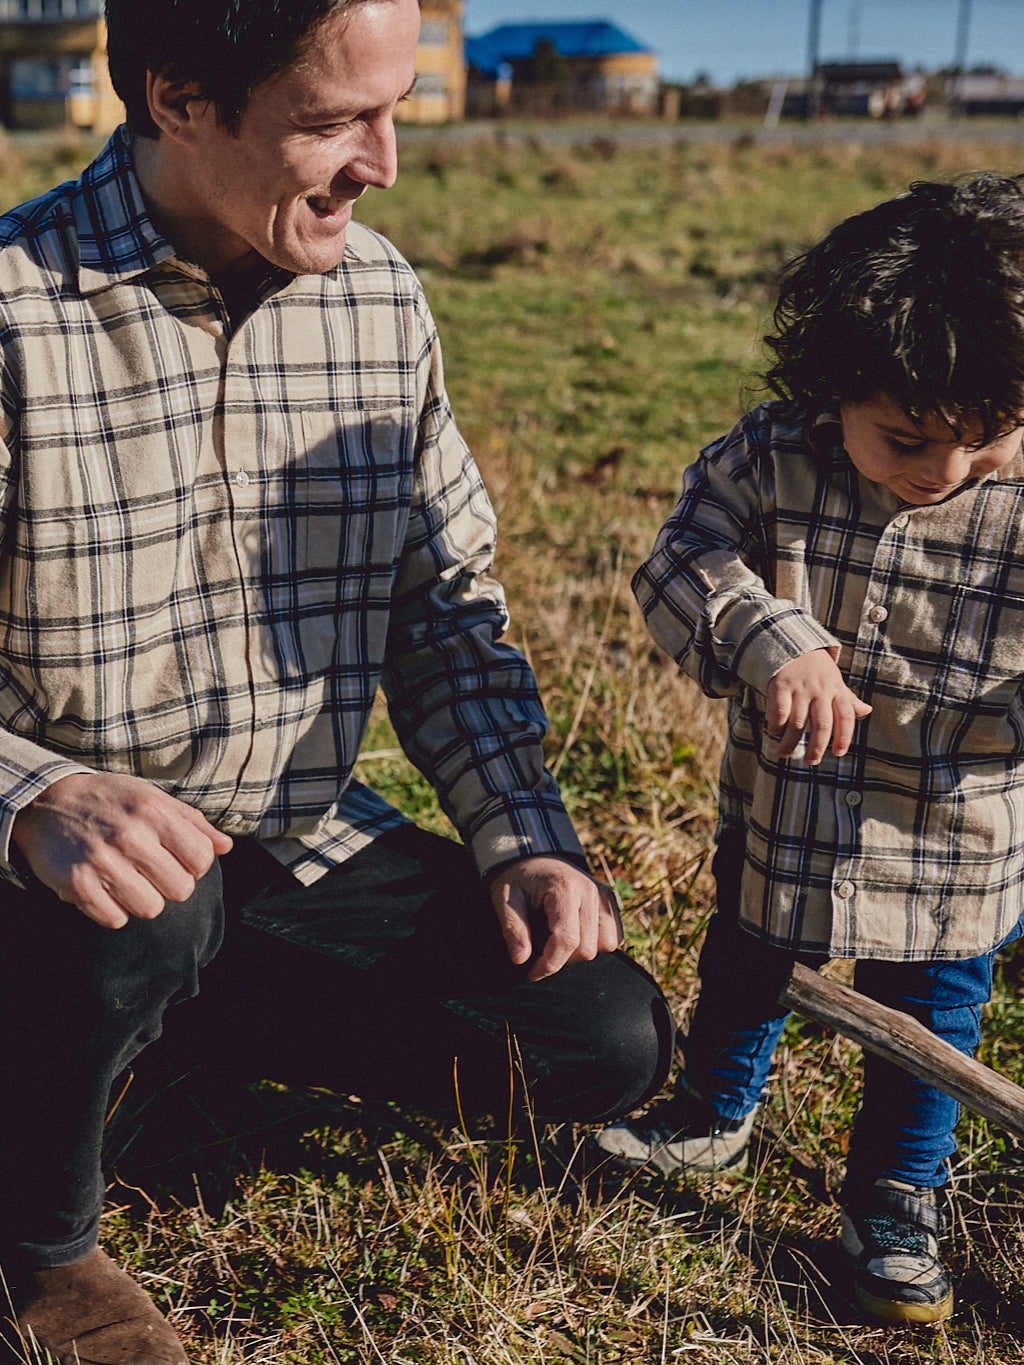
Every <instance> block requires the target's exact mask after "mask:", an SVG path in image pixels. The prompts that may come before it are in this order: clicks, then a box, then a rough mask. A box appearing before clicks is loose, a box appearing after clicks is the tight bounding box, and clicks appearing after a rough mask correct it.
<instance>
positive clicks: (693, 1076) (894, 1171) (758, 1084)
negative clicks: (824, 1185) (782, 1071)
mask: <svg viewBox="0 0 1024 1365" xmlns="http://www.w3.org/2000/svg"><path fill="white" fill-rule="evenodd" d="M743 857H744V852H743V837H742V834H739V833H737V834H735V835H734V834H731V833H730V834H727V835H725V836H724V837H723V839H722V842H721V844H720V845H719V848H718V852H717V853H716V855H715V861H714V873H715V878H716V881H717V884H718V909H717V912H716V914H715V915H713V916H712V918H711V922H710V923H709V925H708V931H707V937H706V938H705V941H704V947H703V949H702V951H701V956H700V964H699V968H698V970H699V973H700V978H701V993H700V998H699V1000H698V1002H697V1008H696V1010H695V1011H694V1016H693V1020H692V1022H691V1024H690V1030H689V1036H688V1038H687V1041H686V1047H685V1053H686V1080H687V1084H688V1085H689V1086H690V1087H691V1088H692V1089H693V1090H695V1091H697V1093H698V1094H699V1095H701V1096H702V1097H703V1098H704V1099H705V1100H707V1101H708V1103H709V1104H711V1105H712V1106H713V1107H714V1108H715V1109H716V1110H718V1112H719V1113H720V1114H722V1115H723V1116H724V1117H726V1118H730V1119H735V1118H740V1117H741V1116H742V1115H744V1114H747V1113H749V1112H750V1110H751V1109H752V1108H753V1107H754V1105H755V1104H756V1103H757V1101H758V1098H759V1097H760V1095H761V1093H762V1091H763V1089H764V1086H765V1082H766V1081H767V1079H768V1071H769V1068H770V1066H771V1060H772V1054H773V1053H774V1051H775V1047H776V1044H777V1043H778V1041H779V1035H780V1034H781V1033H782V1029H783V1025H784V1024H785V1022H786V1016H787V1012H786V1010H785V1009H783V1008H782V1007H781V1006H780V1005H779V1003H778V997H779V993H780V992H781V990H782V987H783V985H784V984H785V982H786V979H787V977H788V976H789V973H790V971H791V969H792V966H793V963H794V962H798V961H799V962H803V963H805V964H806V965H808V966H812V967H818V966H821V965H822V963H823V962H824V961H825V959H824V958H823V957H821V956H819V955H814V954H806V953H794V952H791V951H788V950H786V949H783V948H778V947H774V946H773V945H771V944H768V943H765V942H764V941H763V940H761V939H759V938H757V937H756V936H755V935H754V934H751V933H749V932H748V931H747V930H745V929H743V928H741V927H740V923H739V900H740V878H741V875H742V870H743ZM1022 933H1024V917H1022V918H1021V920H1020V921H1018V923H1017V925H1016V926H1015V927H1014V929H1013V930H1012V932H1011V933H1010V934H1008V935H1007V937H1006V939H1005V940H1004V941H1003V943H1001V944H1000V945H999V947H998V948H996V949H994V950H993V951H992V952H988V953H982V954H980V955H979V956H978V957H974V958H969V959H968V960H966V961H963V962H879V961H861V962H858V963H857V964H856V969H855V976H854V985H855V987H856V989H857V990H859V991H861V992H862V993H863V994H864V995H867V996H869V997H870V998H871V999H872V1000H877V1001H878V1002H879V1003H880V1004H882V1005H888V1006H890V1007H891V1008H893V1009H897V1010H902V1011H904V1012H905V1013H906V1014H909V1015H912V1016H913V1017H914V1018H915V1019H918V1020H920V1022H921V1023H923V1024H924V1025H926V1027H928V1028H929V1029H931V1031H932V1032H933V1033H935V1034H936V1035H937V1036H938V1037H939V1038H942V1039H944V1040H945V1041H946V1042H947V1043H950V1044H952V1046H953V1047H955V1048H957V1049H958V1050H959V1051H960V1052H963V1053H966V1054H967V1055H968V1056H970V1055H971V1054H973V1052H974V1050H975V1048H976V1047H977V1045H978V1042H979V1041H980V1038H981V1008H982V1006H983V1005H984V1004H986V1003H987V1001H988V1000H989V998H990V996H991V994H992V966H993V959H994V958H995V955H996V953H997V952H998V951H999V949H1000V948H1004V947H1006V946H1007V944H1009V943H1012V942H1013V941H1014V940H1015V939H1017V938H1019V937H1020V936H1021V934H1022ZM958 1116H959V1106H958V1105H957V1102H956V1101H955V1100H953V1099H951V1098H950V1097H949V1096H948V1095H946V1094H944V1093H943V1092H942V1091H941V1090H936V1089H935V1088H934V1086H930V1085H926V1084H925V1083H924V1082H923V1081H920V1080H918V1079H917V1077H915V1076H911V1075H910V1074H909V1072H906V1071H903V1070H902V1069H901V1068H900V1067H897V1066H893V1065H892V1063H890V1062H887V1061H885V1060H883V1059H882V1058H881V1057H877V1056H875V1055H874V1054H873V1053H869V1052H865V1054H864V1092H863V1099H862V1104H861V1109H860V1113H859V1114H858V1116H857V1120H856V1122H855V1124H854V1129H853V1133H852V1135H851V1138H850V1150H849V1156H848V1160H847V1175H846V1187H847V1189H854V1188H863V1187H864V1186H865V1185H868V1184H871V1183H873V1182H874V1181H875V1180H878V1179H882V1178H886V1179H891V1180H902V1181H906V1182H907V1183H908V1184H911V1185H919V1186H925V1185H926V1186H931V1187H937V1186H940V1185H943V1184H945V1182H946V1179H947V1175H946V1163H947V1161H948V1159H949V1157H950V1156H951V1155H952V1154H953V1152H954V1151H955V1150H956V1141H955V1139H954V1137H953V1129H954V1127H955V1126H956V1122H957V1118H958Z"/></svg>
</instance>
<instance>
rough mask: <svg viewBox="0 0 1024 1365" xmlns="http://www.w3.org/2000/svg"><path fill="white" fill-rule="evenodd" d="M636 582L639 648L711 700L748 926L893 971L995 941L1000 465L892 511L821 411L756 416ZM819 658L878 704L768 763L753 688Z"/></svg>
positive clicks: (1002, 535) (1004, 865)
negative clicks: (814, 745)
mask: <svg viewBox="0 0 1024 1365" xmlns="http://www.w3.org/2000/svg"><path fill="white" fill-rule="evenodd" d="M634 588H635V590H636V593H637V597H638V599H639V601H640V604H641V606H642V608H643V610H644V613H645V614H646V616H647V620H648V624H649V626H650V629H651V633H652V634H653V636H654V638H655V639H656V640H657V641H658V643H659V644H660V645H661V646H662V647H663V648H664V649H665V650H666V651H668V652H669V653H670V654H672V655H673V657H674V658H675V659H676V660H677V661H678V662H679V664H680V665H681V666H682V667H683V668H684V669H685V670H686V671H687V672H688V673H690V674H691V675H692V676H693V677H695V678H696V679H698V680H699V682H700V683H701V686H702V687H703V689H704V690H705V692H706V693H707V694H708V695H710V696H728V697H729V739H728V744H727V747H726V752H725V755H724V758H723V763H722V785H721V795H720V829H721V828H724V827H742V828H743V829H745V831H746V850H747V854H746V867H745V870H744V880H743V918H744V922H745V923H746V924H747V926H748V927H750V928H752V929H754V930H755V931H756V932H759V933H762V934H763V935H764V936H765V937H767V938H768V939H770V940H771V941H773V942H775V943H779V944H783V945H786V946H790V947H799V948H804V949H810V950H816V951H823V952H827V953H828V954H830V955H831V956H834V957H875V958H887V959H894V960H909V959H954V960H955V959H961V958H968V957H974V956H976V955H977V954H979V953H981V952H985V951H987V950H989V949H990V948H993V947H994V946H995V945H996V944H998V943H999V942H1000V941H1001V940H1002V939H1003V937H1004V936H1005V935H1006V934H1007V933H1008V931H1009V930H1010V929H1011V928H1012V926H1013V925H1014V924H1015V923H1016V921H1017V918H1018V917H1019V915H1020V913H1021V910H1022V908H1024V906H1022V895H1021V888H1022V883H1024V696H1022V687H1024V463H1022V460H1021V457H1020V456H1019V455H1018V457H1017V459H1016V460H1015V461H1014V462H1013V463H1012V464H1011V465H1010V466H1009V467H1008V468H1006V469H1004V470H1003V471H1001V474H1000V476H999V477H996V476H990V477H989V478H986V479H984V480H982V481H980V482H979V483H977V484H974V485H971V486H969V487H967V488H965V489H964V490H963V491H961V492H959V493H957V494H955V495H954V496H952V497H951V498H949V499H947V500H946V501H945V502H943V503H940V504H938V505H935V506H925V507H918V506H908V505H905V504H902V503H900V502H899V501H898V499H897V498H896V497H895V496H894V495H893V494H892V493H890V492H889V491H888V490H887V489H886V488H884V487H882V486H880V485H877V484H873V483H870V482H869V481H868V480H866V479H864V478H862V477H861V476H860V475H859V474H858V473H857V471H856V469H855V468H854V466H853V465H852V463H851V462H850V459H849V457H848V456H847V454H846V452H845V451H844V449H843V446H842V439H841V431H840V428H839V425H838V422H837V421H836V419H835V414H825V415H824V416H822V417H819V418H818V419H817V420H816V421H815V422H811V421H810V420H809V419H808V418H807V417H806V416H805V415H804V414H803V413H802V412H800V411H798V410H797V409H796V408H795V407H794V406H793V405H789V404H781V403H767V404H764V405H763V406H761V407H759V408H757V409H755V410H754V411H753V412H752V413H750V414H748V415H747V417H745V418H744V419H743V421H742V422H741V423H740V424H739V425H738V426H737V427H736V429H735V430H734V431H733V432H732V433H731V434H730V435H728V436H726V437H724V438H722V439H721V440H719V441H717V442H715V443H713V444H712V445H711V446H709V447H708V448H707V449H706V450H705V451H704V452H702V454H701V457H700V459H699V460H698V461H697V462H696V463H695V464H694V465H693V466H692V467H691V468H690V469H688V470H687V472H686V476H685V480H684V491H683V496H682V498H681V500H680V502H679V504H678V505H677V507H676V509H675V511H674V512H673V514H672V516H671V518H670V519H669V521H668V523H667V524H666V526H665V527H664V528H663V530H662V532H661V534H660V536H659V538H658V541H657V544H656V546H655V549H654V552H653V554H652V555H651V557H650V559H649V560H648V561H647V562H646V563H645V564H644V565H643V566H642V567H641V568H640V569H639V570H638V572H637V574H636V576H635V578H634ZM821 647H825V648H827V649H829V650H831V652H832V654H833V656H834V657H835V658H837V660H838V663H839V666H840V668H841V670H842V672H843V675H844V677H845V679H846V681H847V683H848V684H849V686H850V688H851V689H852V690H853V691H854V692H855V693H856V694H857V695H858V696H859V697H861V698H863V700H864V701H867V702H869V703H870V704H871V705H872V707H873V708H874V709H873V711H872V713H871V715H870V716H869V717H867V718H866V719H865V720H862V721H860V722H858V726H857V733H856V737H855V740H854V743H853V746H852V748H851V750H850V752H849V753H848V754H847V755H846V756H845V757H843V758H840V759H836V758H834V757H833V756H832V755H831V754H827V755H826V756H825V758H824V759H823V760H822V762H821V764H820V765H819V766H818V767H813V768H812V767H808V766H807V765H806V764H805V763H803V762H802V761H801V755H800V751H799V750H798V751H797V753H796V755H795V756H794V757H793V758H792V759H790V760H781V761H780V760H779V758H778V756H777V748H778V746H777V744H776V743H774V742H773V741H772V739H771V738H770V737H769V736H768V735H767V733H766V731H765V726H764V694H765V690H766V688H767V685H768V683H769V681H770V679H771V678H772V676H773V675H774V674H775V673H776V672H777V671H778V669H779V668H780V667H781V666H782V665H783V664H785V663H787V662H789V661H790V660H791V659H793V658H796V657H797V656H799V655H800V654H803V653H805V652H807V651H808V650H811V649H817V648H821ZM685 726H686V721H685V718H684V717H683V718H680V728H681V729H683V730H685Z"/></svg>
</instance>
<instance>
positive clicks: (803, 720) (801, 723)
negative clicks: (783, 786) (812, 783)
mask: <svg viewBox="0 0 1024 1365" xmlns="http://www.w3.org/2000/svg"><path fill="white" fill-rule="evenodd" d="M870 712H871V707H870V706H869V705H868V704H867V702H863V701H861V699H860V698H859V697H858V696H856V695H855V693H853V692H851V691H850V689H849V688H848V687H847V686H846V683H845V682H844V681H843V675H842V674H841V673H840V671H839V668H838V666H837V665H836V662H835V660H834V659H833V658H832V655H831V654H830V653H829V652H828V650H827V649H814V650H811V652H810V653H809V654H801V655H800V657H799V658H798V659H793V660H792V661H791V662H790V663H788V664H783V666H782V667H781V668H780V669H779V671H778V673H776V675H775V677H774V678H772V680H771V682H770V683H769V684H768V709H767V711H766V712H765V720H766V722H767V725H768V733H769V734H770V735H771V736H772V738H773V739H778V740H779V741H780V742H779V757H780V758H789V757H790V756H791V755H792V754H793V752H794V750H795V749H796V746H797V745H798V744H799V742H800V740H801V738H802V737H803V735H804V734H805V733H806V735H807V750H806V754H805V761H806V762H807V763H809V764H812V765H813V764H816V763H820V762H821V760H822V758H823V757H824V755H825V752H826V750H827V749H829V748H830V747H831V750H832V753H833V754H834V755H835V756H836V758H842V756H843V754H845V753H846V751H847V750H848V749H849V747H850V744H851V743H852V741H853V727H854V725H855V724H856V722H857V721H858V720H860V719H861V718H862V717H863V716H866V715H869V714H870ZM830 740H831V745H830V744H829V741H830Z"/></svg>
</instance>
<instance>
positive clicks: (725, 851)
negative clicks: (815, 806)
mask: <svg viewBox="0 0 1024 1365" xmlns="http://www.w3.org/2000/svg"><path fill="white" fill-rule="evenodd" d="M743 844H744V841H743V835H742V833H740V832H738V831H737V832H736V833H732V832H730V833H727V834H726V835H724V836H723V838H722V840H721V843H720V844H719V846H718V851H717V853H716V854H715V861H714V864H713V870H714V873H715V879H716V882H717V888H718V907H717V910H716V913H715V914H714V915H713V916H712V918H711V921H710V923H709V924H708V930H707V935H706V937H705V940H704V947H703V949H702V951H701V955H700V963H699V966H698V974H699V976H700V980H701V991H700V997H699V999H698V1001H697V1006H696V1009H695V1011H694V1014H693V1018H692V1020H691V1022H690V1027H689V1030H688V1033H687V1038H686V1044H685V1056H686V1077H685V1084H686V1085H687V1086H688V1087H689V1088H690V1089H691V1090H693V1091H695V1092H696V1093H697V1094H698V1095H700V1096H701V1098H702V1099H704V1100H705V1101H706V1102H707V1103H708V1104H709V1105H710V1106H711V1107H712V1108H713V1109H714V1110H715V1111H716V1112H717V1113H719V1114H721V1115H722V1116H723V1117H724V1118H727V1119H738V1118H741V1117H742V1116H743V1115H744V1114H747V1113H749V1112H750V1110H752V1109H753V1108H754V1106H755V1105H756V1104H757V1102H758V1100H759V1099H760V1097H761V1093H762V1091H763V1090H764V1086H765V1082H766V1080H767V1079H768V1071H769V1068H770V1066H771V1061H772V1054H773V1053H774V1051H775V1047H776V1044H777V1043H778V1041H779V1035H780V1034H781V1033H782V1028H783V1025H784V1024H785V1022H786V1015H787V1011H786V1010H785V1009H784V1008H782V1007H781V1006H780V1005H779V993H780V992H781V990H782V988H783V986H784V985H785V982H786V979H787V977H788V976H789V973H790V971H791V970H792V967H793V962H794V960H795V955H794V954H793V953H791V952H787V951H786V950H784V949H781V948H776V947H773V946H772V945H770V944H767V943H764V942H763V941H762V940H761V939H759V938H757V937H755V936H754V935H753V934H750V933H748V932H747V931H746V930H745V929H742V928H741V927H740V922H739V912H740V879H741V876H742V872H743V858H744V847H743ZM802 960H803V959H802Z"/></svg>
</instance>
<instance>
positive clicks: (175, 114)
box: [146, 71, 207, 141]
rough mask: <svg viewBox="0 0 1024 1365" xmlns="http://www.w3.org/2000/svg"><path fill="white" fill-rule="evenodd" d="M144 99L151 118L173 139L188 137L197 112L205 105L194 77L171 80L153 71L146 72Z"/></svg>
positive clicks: (205, 102) (161, 130) (204, 107)
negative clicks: (187, 79)
mask: <svg viewBox="0 0 1024 1365" xmlns="http://www.w3.org/2000/svg"><path fill="white" fill-rule="evenodd" d="M146 99H147V101H148V104H149V115H150V118H151V119H152V120H153V122H154V123H155V124H156V126H157V127H158V128H159V129H160V132H161V133H163V134H165V135H166V136H167V137H169V138H172V139H173V140H175V141H181V140H183V139H184V140H188V139H189V138H190V135H191V132H192V129H193V128H194V125H195V122H196V117H197V115H198V114H199V113H200V112H201V111H205V109H206V107H207V101H206V100H204V99H203V97H202V96H201V95H200V93H199V87H198V86H197V85H196V84H195V82H194V81H171V80H168V79H167V77H166V76H160V75H156V74H155V73H154V72H152V71H147V72H146Z"/></svg>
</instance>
